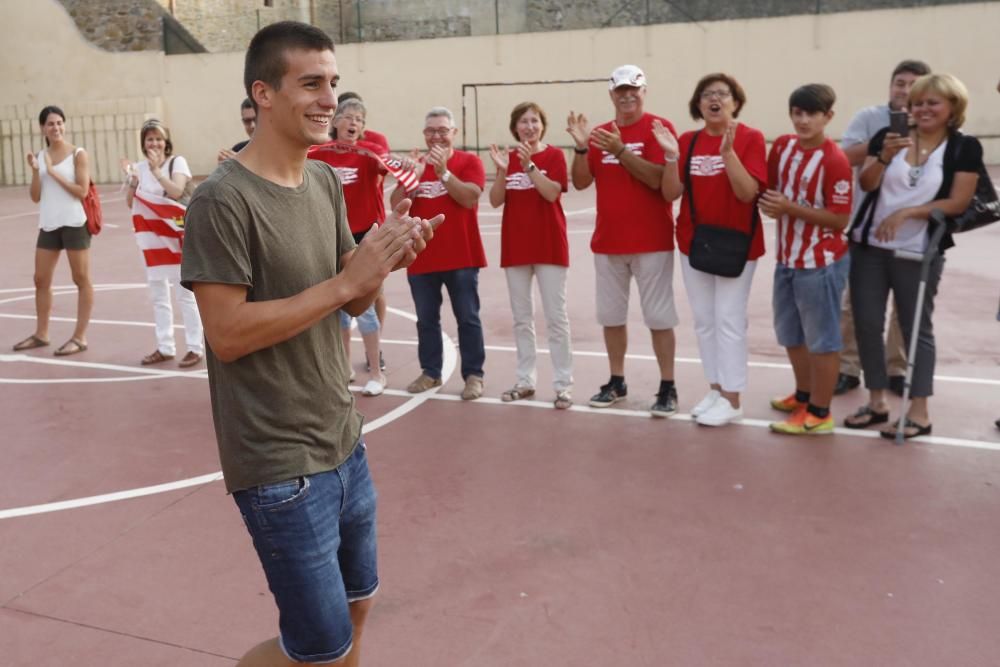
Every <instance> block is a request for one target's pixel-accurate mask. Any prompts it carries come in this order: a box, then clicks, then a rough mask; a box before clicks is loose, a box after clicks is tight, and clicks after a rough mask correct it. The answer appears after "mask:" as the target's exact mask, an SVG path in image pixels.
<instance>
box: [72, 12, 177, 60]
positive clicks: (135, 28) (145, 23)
mask: <svg viewBox="0 0 1000 667" xmlns="http://www.w3.org/2000/svg"><path fill="white" fill-rule="evenodd" d="M60 2H61V3H62V4H63V6H64V7H66V11H68V12H69V15H70V16H71V17H72V18H73V22H74V23H76V25H77V27H78V28H79V29H80V32H81V33H83V36H84V37H85V38H86V39H87V41H89V42H90V43H91V44H94V45H96V46H99V47H101V48H102V49H104V50H105V51H162V50H163V27H162V23H161V21H160V19H161V17H162V16H163V10H162V9H161V8H160V6H159V5H158V4H157V3H156V2H155V1H153V0H127V1H121V2H113V3H111V2H106V1H105V0H60Z"/></svg>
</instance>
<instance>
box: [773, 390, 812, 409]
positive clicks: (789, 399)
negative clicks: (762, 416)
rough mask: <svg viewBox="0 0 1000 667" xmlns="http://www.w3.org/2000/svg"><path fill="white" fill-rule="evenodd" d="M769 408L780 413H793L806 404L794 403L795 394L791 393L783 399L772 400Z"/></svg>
mask: <svg viewBox="0 0 1000 667" xmlns="http://www.w3.org/2000/svg"><path fill="white" fill-rule="evenodd" d="M771 407H772V408H774V409H775V410H780V411H782V412H795V411H796V410H798V409H799V408H804V407H806V404H805V403H800V402H799V401H796V400H795V392H794V391H793V392H792V393H790V394H789V395H788V396H785V397H784V398H772V399H771Z"/></svg>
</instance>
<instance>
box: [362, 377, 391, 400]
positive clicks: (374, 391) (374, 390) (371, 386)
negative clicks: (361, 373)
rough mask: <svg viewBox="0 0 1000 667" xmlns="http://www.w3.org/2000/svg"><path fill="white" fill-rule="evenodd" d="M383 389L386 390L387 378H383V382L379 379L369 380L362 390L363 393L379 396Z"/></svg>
mask: <svg viewBox="0 0 1000 667" xmlns="http://www.w3.org/2000/svg"><path fill="white" fill-rule="evenodd" d="M383 391H385V378H382V381H381V382H380V381H379V380H369V381H368V383H367V384H365V386H364V388H363V389H362V390H361V395H362V396H378V395H379V394H381V393H382V392H383Z"/></svg>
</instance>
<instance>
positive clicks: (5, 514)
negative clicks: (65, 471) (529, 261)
mask: <svg viewBox="0 0 1000 667" xmlns="http://www.w3.org/2000/svg"><path fill="white" fill-rule="evenodd" d="M389 310H390V311H392V312H393V313H395V314H398V315H400V316H402V317H404V318H406V319H409V320H411V321H416V316H415V315H412V314H410V313H407V312H405V311H401V310H398V309H395V308H390V309H389ZM442 338H444V342H445V345H444V354H445V358H444V369H443V371H444V373H443V375H442V385H444V384H446V383H447V382H448V379H449V378H450V377H451V375H452V374H453V373H454V370H455V366H456V362H457V353H456V350H455V345H454V342H452V341H451V340H450V339H449V338H448V337H447V336H446V335H445V334H444V333H443V332H442ZM355 340H357V339H355ZM383 342H384V343H387V344H403V345H416V341H412V340H394V339H383ZM487 349H491V350H494V351H504V352H512V351H515V350H516V348H513V347H506V346H495V345H491V346H487ZM538 351H540V352H543V353H548V350H547V349H545V348H539V350H538ZM574 353H575V354H578V355H581V356H595V357H603V356H606V355H605V353H602V352H593V351H575V352H574ZM3 356H14V355H0V361H2V360H3ZM627 356H628V357H630V358H634V359H643V360H651V359H655V357H653V356H652V355H627ZM45 361H46V362H49V361H50V360H45ZM677 361H680V362H682V363H699V364H700V363H701V362H700V361H699V360H698V359H691V358H683V357H682V358H678V359H677ZM51 362H52V363H67V362H62V361H55V360H51ZM71 363H74V364H81V365H82V364H85V363H86V362H71ZM750 365H751V366H755V365H756V366H759V367H767V368H783V369H788V368H790V366H789V365H788V364H777V363H769V362H751V363H750ZM95 366H105V365H100V364H95ZM124 368H126V369H127V370H129V371H132V372H135V371H137V370H140V371H142V370H146V371H147V372H158V373H162V374H171V375H176V374H181V375H185V376H195V377H197V376H200V377H202V378H204V377H205V376H204V374H203V372H199V373H181V372H179V371H151V369H136V368H133V367H124ZM956 379H957V380H958V381H973V382H983V383H990V384H1000V381H992V380H976V379H971V380H970V379H966V378H956ZM351 389H352V391H359V388H358V387H356V386H353V387H351ZM440 389H441V387H436V388H434V389H432V390H430V391H427V392H424V393H422V394H418V395H415V396H414V395H413V394H410V393H409V392H405V391H402V390H397V389H387V390H385V392H384V393H385V394H386V395H389V396H402V397H408V398H409V399H410V400H409V401H407V402H406V403H404V404H403V405H401V406H399V407H397V408H395V409H393V410H391V411H389V412H388V413H386V414H385V415H382V417H380V418H378V419H375V420H373V421H371V422H369V423H367V424H365V426H364V428H363V429H362V432H363V433H366V434H367V433H369V432H371V431H373V430H375V429H377V428H380V427H382V426H385V425H386V424H388V423H391V422H392V421H394V420H396V419H399V418H400V417H402V416H403V415H405V414H407V413H408V412H411V411H412V410H414V409H415V408H416V407H418V406H419V405H421V404H423V403H424V402H426V401H428V400H443V401H459V400H461V397H460V396H455V395H451V394H440V393H438V392H439V391H440ZM477 402H478V403H484V404H488V405H501V406H505V407H533V408H545V409H550V410H554V409H555V407H554V406H553V405H552V404H550V403H545V402H542V401H517V402H514V403H504V402H503V401H501V400H500V399H497V398H491V397H483V398H480V399H478V400H477ZM569 411H570V412H584V413H588V414H597V415H605V416H609V417H610V416H619V417H632V418H637V417H641V418H644V419H653V418H652V417H650V416H649V413H648V412H647V411H644V410H625V409H620V408H602V409H595V408H591V407H589V406H586V405H574V406H573V407H572V408H570V410H569ZM671 419H672V420H674V421H691V416H690V415H689V414H678V415H674V416H673V417H672V418H671ZM769 424H770V422H768V421H766V420H761V419H743V420H742V421H741V423H740V425H743V426H751V427H755V428H768V427H769ZM835 432H836V433H837V434H839V435H843V436H851V437H855V438H880V437H881V436H880V435H879V434H878V432H877V431H867V430H861V429H844V428H837V429H836V430H835ZM789 438H791V436H789ZM780 441H781V438H780V437H776V442H780ZM910 442H911V443H915V444H916V443H924V444H932V445H943V446H950V447H963V448H969V449H982V450H989V451H1000V443H992V442H986V441H979V440H967V439H964V438H949V437H942V436H922V437H919V438H914V439H912V440H911V441H910ZM221 478H222V474H221V473H220V472H216V473H210V474H208V475H201V476H198V477H193V478H189V479H184V480H178V481H175V482H169V483H166V484H158V485H155V486H148V487H142V488H138V489H131V490H126V491H119V492H115V493H110V494H102V495H98V496H89V497H86V498H77V499H74V500H67V501H60V502H57V503H45V504H41V505H32V506H27V507H20V508H13V509H8V510H0V520H3V519H9V518H14V517H20V516H29V515H35V514H43V513H47V512H55V511H60V510H66V509H75V508H77V507H86V506H91V505H98V504H102V503H106V502H114V501H118V500H126V499H130V498H138V497H142V496H148V495H153V494H157V493H164V492H167V491H172V490H176V489H182V488H187V487H191V486H198V485H201V484H207V483H210V482H214V481H217V480H220V479H221Z"/></svg>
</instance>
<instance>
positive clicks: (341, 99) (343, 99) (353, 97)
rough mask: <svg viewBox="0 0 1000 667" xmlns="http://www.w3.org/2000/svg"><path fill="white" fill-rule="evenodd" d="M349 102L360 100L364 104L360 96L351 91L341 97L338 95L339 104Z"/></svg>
mask: <svg viewBox="0 0 1000 667" xmlns="http://www.w3.org/2000/svg"><path fill="white" fill-rule="evenodd" d="M347 100H359V101H361V102H364V100H362V99H361V96H360V95H358V94H357V93H355V92H352V91H350V90H348V91H346V92H343V93H341V94H340V95H337V104H341V103H343V102H346V101H347Z"/></svg>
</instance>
